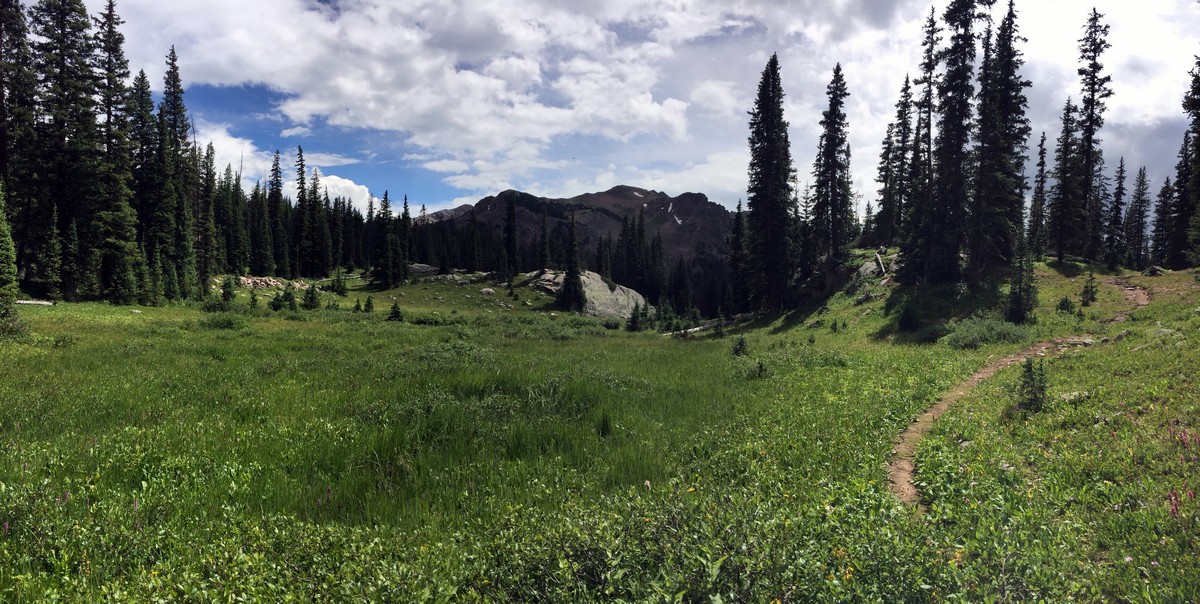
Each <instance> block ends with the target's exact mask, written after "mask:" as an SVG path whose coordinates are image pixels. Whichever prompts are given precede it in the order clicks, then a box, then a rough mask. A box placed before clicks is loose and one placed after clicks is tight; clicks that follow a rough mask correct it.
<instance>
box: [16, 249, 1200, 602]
mask: <svg viewBox="0 0 1200 604" xmlns="http://www.w3.org/2000/svg"><path fill="white" fill-rule="evenodd" d="M1038 277H1039V287H1040V290H1041V295H1040V303H1039V306H1038V308H1037V313H1036V314H1037V318H1038V321H1037V323H1036V324H1035V325H1032V326H1028V327H1022V328H1011V329H1010V328H1001V329H1000V330H999V331H997V325H998V322H997V321H995V320H991V319H990V318H989V317H992V315H993V314H994V313H993V311H992V310H989V309H992V308H994V307H995V306H996V302H997V300H999V299H1001V298H1002V296H1001V294H1000V293H998V292H993V293H991V294H968V293H965V292H955V291H952V290H951V291H943V292H933V293H930V294H927V298H923V299H919V300H915V301H914V300H910V301H907V302H906V301H904V300H903V299H901V296H900V294H897V293H896V292H895V290H892V289H889V288H888V287H886V286H884V285H881V284H880V283H879V282H878V280H877V279H872V280H868V281H867V282H863V283H860V284H857V287H856V288H855V291H854V293H850V292H843V293H839V294H837V295H835V296H834V297H833V298H831V299H830V300H829V301H828V303H827V304H826V305H825V306H824V307H823V308H820V309H805V310H801V311H796V312H794V313H791V314H789V315H784V316H782V317H778V318H775V319H770V320H766V319H764V320H759V321H757V322H753V323H749V324H743V325H738V326H734V327H730V328H728V329H726V330H725V333H724V334H719V335H718V334H713V333H711V332H709V333H703V334H697V335H696V336H694V337H688V338H681V337H670V336H663V335H660V334H655V333H650V332H642V333H629V332H626V331H624V330H622V329H610V328H612V327H614V325H612V324H609V325H607V326H606V325H604V323H603V322H602V321H600V320H597V319H590V318H584V317H577V316H573V315H569V314H562V313H554V314H553V315H552V314H551V310H550V308H549V306H548V305H549V298H546V297H543V296H541V295H540V294H535V293H532V292H529V291H522V290H518V299H515V300H514V299H512V298H509V297H507V296H505V295H503V293H501V294H500V295H497V296H483V295H481V294H480V292H479V286H471V287H458V286H455V285H451V284H446V283H418V284H414V285H407V286H404V287H402V288H399V289H396V290H390V291H386V292H370V295H371V296H372V297H373V301H374V305H375V312H373V313H355V312H352V311H350V310H349V309H350V308H351V307H353V305H354V301H355V299H359V300H360V301H365V299H366V296H367V294H368V292H365V291H359V290H354V289H352V291H351V292H350V294H349V296H348V297H346V298H339V297H336V296H332V295H328V294H326V295H325V298H324V302H335V303H337V304H339V305H340V308H337V309H333V308H323V309H320V310H315V311H297V312H288V311H283V312H279V313H274V312H270V311H267V310H265V309H263V308H260V309H258V310H255V311H251V310H249V309H248V308H247V303H248V298H247V293H246V292H244V291H242V292H239V295H238V297H237V299H236V301H235V303H234V304H235V311H234V312H226V313H205V312H203V311H202V310H201V309H200V308H199V307H198V306H167V307H159V308H153V307H114V306H108V305H104V304H59V305H58V306H54V307H44V308H43V307H30V308H24V307H23V308H21V313H22V316H23V317H24V318H25V320H26V321H27V322H28V323H29V324H30V326H31V328H32V329H31V331H32V335H31V336H29V337H26V338H24V339H21V340H16V341H4V342H0V367H2V371H0V523H2V527H0V528H2V532H0V600H5V601H17V602H32V601H51V600H66V601H169V602H189V601H194V602H201V601H204V602H207V601H218V600H219V601H242V600H259V601H298V602H306V601H329V600H370V601H395V602H411V601H580V600H583V601H587V600H617V601H621V600H624V601H663V602H670V601H713V602H717V601H724V602H733V601H751V602H758V601H762V602H770V601H783V602H787V601H795V602H807V601H820V602H840V601H880V602H896V601H910V602H917V601H919V602H929V601H933V602H942V601H971V602H984V601H1028V600H1042V601H1056V602H1063V601H1085V602H1086V601H1131V602H1187V601H1196V600H1197V598H1198V597H1200V557H1198V556H1197V554H1198V553H1200V541H1198V537H1197V535H1198V534H1200V531H1198V530H1197V529H1198V527H1200V524H1198V522H1200V503H1197V501H1196V500H1195V498H1194V490H1196V489H1197V487H1200V481H1198V480H1197V478H1196V477H1197V476H1200V472H1198V471H1197V470H1198V468H1200V466H1198V465H1197V464H1198V461H1197V459H1198V457H1197V456H1198V455H1200V451H1198V449H1200V435H1198V433H1200V396H1197V391H1198V388H1200V385H1198V384H1197V383H1196V375H1197V372H1196V367H1197V366H1198V365H1200V346H1198V344H1200V308H1197V306H1200V284H1197V282H1196V280H1195V279H1194V278H1193V276H1192V275H1191V274H1189V273H1186V272H1178V273H1169V274H1167V275H1164V276H1161V277H1143V276H1140V275H1136V274H1135V275H1132V276H1130V277H1129V278H1128V279H1127V280H1126V281H1125V283H1128V284H1130V285H1131V286H1132V285H1136V286H1140V287H1143V288H1145V289H1146V290H1147V291H1148V292H1149V293H1150V296H1151V298H1152V301H1151V302H1150V304H1149V305H1148V306H1146V307H1145V308H1140V309H1135V308H1136V307H1135V306H1134V305H1131V303H1130V301H1129V300H1128V299H1127V297H1126V294H1125V291H1124V290H1123V289H1122V287H1120V286H1119V284H1118V283H1116V282H1114V281H1113V276H1112V275H1103V274H1098V275H1097V278H1098V282H1099V295H1098V300H1097V301H1096V303H1094V304H1092V305H1091V306H1089V307H1087V308H1082V309H1080V310H1079V312H1076V313H1068V312H1058V311H1056V305H1057V303H1058V302H1059V300H1060V299H1061V298H1063V297H1070V298H1073V299H1075V300H1076V301H1077V299H1078V295H1079V291H1080V288H1081V287H1082V284H1083V282H1084V279H1085V277H1086V272H1085V271H1084V270H1083V269H1082V268H1081V267H1079V266H1077V265H1055V266H1047V265H1044V264H1039V265H1038ZM872 293H877V294H880V295H879V296H869V295H867V296H865V295H864V294H872ZM393 301H394V302H396V303H397V304H398V305H399V306H400V307H401V309H402V310H403V312H404V315H405V316H404V318H405V320H404V321H402V322H395V321H387V320H385V317H386V315H387V311H388V307H389V306H390V305H391V303H392V302H393ZM262 302H263V303H265V299H264V300H263V301H262ZM264 305H265V304H264ZM902 308H912V309H913V310H910V311H908V312H910V313H916V314H917V315H918V317H917V318H918V319H922V320H923V321H922V323H923V324H924V325H925V326H924V327H923V328H921V329H918V330H915V331H901V330H898V328H897V323H898V317H899V315H901V314H902V313H903V312H904V311H902ZM1119 313H1127V314H1128V318H1127V320H1125V321H1123V322H1119V323H1113V322H1109V319H1110V318H1112V317H1115V316H1117V315H1118V314H1119ZM949 314H953V315H955V316H956V318H955V319H954V320H952V321H950V322H948V323H945V322H942V321H934V320H933V319H934V318H937V317H943V316H946V315H949ZM1084 336H1087V337H1088V338H1090V339H1092V340H1094V342H1093V344H1092V345H1088V346H1077V347H1071V348H1070V349H1068V350H1065V351H1063V352H1062V353H1061V354H1049V355H1047V356H1046V357H1045V358H1044V361H1045V368H1046V376H1047V382H1048V393H1047V394H1048V400H1049V402H1048V404H1047V405H1046V408H1045V409H1044V410H1042V411H1041V412H1039V413H1024V412H1019V411H1014V410H1013V403H1014V399H1015V396H1016V385H1017V382H1018V377H1019V375H1020V367H1019V366H1012V367H1007V368H1004V369H1001V370H1000V371H999V372H998V373H996V375H995V376H993V377H991V378H990V379H987V380H985V381H983V382H981V383H980V384H979V385H978V386H977V387H975V388H974V389H972V390H970V391H969V392H967V393H966V394H965V395H964V396H963V397H962V399H961V400H959V401H958V402H957V403H956V404H955V405H954V406H953V407H951V408H950V409H949V410H948V412H947V413H946V414H945V415H944V416H942V417H941V418H939V419H938V421H937V422H936V423H934V424H933V426H932V428H931V430H930V432H929V434H928V435H927V436H926V437H925V438H924V439H922V440H921V441H920V444H919V445H918V446H917V448H916V455H915V473H914V480H913V482H914V485H915V486H916V487H917V488H918V489H919V492H920V502H921V507H923V508H924V510H923V511H922V509H921V508H919V507H917V506H910V505H905V504H903V503H901V502H900V501H899V500H898V499H897V498H896V497H895V496H894V495H893V494H892V493H891V492H889V489H888V477H887V469H888V464H889V461H890V460H891V458H892V450H893V446H894V444H895V441H896V439H897V437H898V436H899V434H900V433H901V432H903V431H904V429H905V428H906V427H907V426H908V425H909V424H910V423H911V422H912V421H913V419H914V418H916V417H917V416H918V415H920V414H921V412H922V411H923V410H925V409H926V408H928V407H929V406H930V405H932V404H933V403H934V402H935V401H936V400H937V399H938V398H939V396H940V395H941V394H942V393H943V392H946V391H948V390H950V389H951V388H953V387H954V386H955V384H957V383H959V382H960V381H962V380H964V379H965V378H967V377H968V376H970V375H971V374H972V373H973V372H974V371H975V370H977V369H978V368H980V367H982V366H984V365H985V364H987V363H988V362H989V361H990V360H994V359H997V358H999V357H1003V356H1005V355H1008V354H1010V353H1013V352H1015V351H1018V350H1021V349H1024V348H1025V347H1027V346H1029V345H1030V344H1032V343H1034V342H1038V341H1042V340H1048V339H1052V338H1083V337H1084ZM1118 336H1119V337H1118Z"/></svg>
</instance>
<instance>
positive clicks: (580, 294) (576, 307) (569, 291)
mask: <svg viewBox="0 0 1200 604" xmlns="http://www.w3.org/2000/svg"><path fill="white" fill-rule="evenodd" d="M557 302H558V306H559V308H562V309H564V310H570V311H575V312H580V311H582V310H583V307H584V306H585V305H586V304H587V296H586V295H585V294H584V291H583V277H582V275H581V274H580V270H579V240H578V238H577V237H576V233H575V213H574V212H572V213H571V221H570V223H569V227H568V231H567V272H566V275H564V276H563V284H562V289H560V290H559V291H558V299H557Z"/></svg>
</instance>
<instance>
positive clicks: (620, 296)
mask: <svg viewBox="0 0 1200 604" xmlns="http://www.w3.org/2000/svg"><path fill="white" fill-rule="evenodd" d="M565 276H566V272H565V271H554V270H542V271H536V272H532V273H528V274H526V275H525V280H526V281H527V284H528V286H529V287H531V288H533V289H536V290H539V291H543V292H545V293H547V294H550V295H552V296H557V295H558V291H559V290H560V289H562V284H563V278H564V277H565ZM580 280H581V281H582V282H583V294H584V296H586V297H587V303H586V304H585V305H584V307H583V312H584V314H586V315H589V316H593V317H619V318H622V319H627V318H629V315H631V314H633V308H634V306H639V307H644V306H646V299H645V298H644V297H642V295H641V294H639V293H637V292H636V291H634V290H632V289H629V288H628V287H625V286H624V285H617V284H615V283H611V284H610V282H607V281H605V280H604V277H601V276H600V275H598V274H596V273H593V272H591V271H585V272H584V273H583V274H582V275H580Z"/></svg>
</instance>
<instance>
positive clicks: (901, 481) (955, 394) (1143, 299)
mask: <svg viewBox="0 0 1200 604" xmlns="http://www.w3.org/2000/svg"><path fill="white" fill-rule="evenodd" d="M1106 282H1107V283H1108V284H1109V285H1111V286H1113V287H1116V288H1118V289H1120V290H1121V291H1122V293H1123V294H1124V296H1125V300H1126V301H1127V302H1130V303H1132V304H1134V308H1131V309H1129V310H1126V311H1122V312H1120V313H1118V314H1117V315H1116V316H1115V317H1114V318H1113V319H1112V322H1113V323H1123V322H1125V321H1126V320H1128V319H1129V313H1131V312H1133V311H1135V310H1137V309H1139V308H1142V307H1143V306H1146V305H1147V304H1149V303H1150V293H1149V292H1147V291H1146V289H1145V288H1143V287H1141V286H1139V285H1134V284H1133V283H1132V282H1130V280H1129V277H1111V278H1109V279H1107V280H1106ZM1091 343H1094V340H1092V339H1091V338H1088V337H1086V336H1081V337H1073V338H1057V339H1054V340H1047V341H1045V342H1038V343H1037V344H1034V345H1032V346H1030V347H1028V348H1026V349H1024V350H1022V351H1020V352H1018V353H1015V354H1011V355H1008V356H1006V357H1004V358H1001V359H997V360H995V361H992V362H990V363H988V364H987V365H984V366H983V367H982V368H981V369H979V370H978V371H976V372H975V373H973V374H971V376H970V377H968V378H967V379H965V380H963V381H962V382H959V383H958V384H957V385H955V386H954V387H953V388H951V389H950V391H949V392H947V393H945V394H943V395H942V397H941V398H940V399H939V400H938V401H937V402H936V403H934V404H933V406H931V407H929V408H928V409H926V410H925V412H924V413H922V414H921V415H920V416H919V417H917V419H916V420H914V421H913V423H912V424H910V425H909V426H908V428H907V429H905V430H904V432H903V433H902V434H901V435H900V438H899V439H898V440H897V441H896V446H895V448H894V449H892V460H891V463H889V464H888V490H890V491H891V492H892V494H893V495H895V496H896V498H898V499H899V500H900V501H901V502H903V503H904V504H905V505H917V506H918V509H920V511H922V512H924V511H925V507H924V506H923V505H921V503H920V493H919V492H918V491H917V487H916V485H915V484H913V470H914V467H915V466H914V463H915V461H916V453H917V445H918V444H919V443H920V442H921V439H922V438H924V437H925V435H926V434H927V433H928V432H929V430H930V429H931V428H932V427H933V422H935V421H937V419H938V418H939V417H941V416H942V414H944V413H945V412H946V411H948V410H949V409H950V406H951V405H953V404H954V403H956V402H958V401H959V400H960V399H962V398H963V397H964V396H966V394H967V393H968V392H970V391H971V389H973V388H974V387H975V386H977V385H978V384H979V383H980V382H982V381H984V380H986V379H988V378H990V377H992V376H993V375H996V372H997V371H1000V370H1001V369H1003V368H1005V367H1008V366H1009V365H1013V364H1015V363H1020V362H1022V361H1024V360H1025V359H1026V358H1027V357H1031V356H1041V357H1044V356H1048V355H1051V354H1058V353H1060V352H1062V351H1064V350H1066V349H1068V348H1071V347H1075V346H1087V345H1090V344H1091Z"/></svg>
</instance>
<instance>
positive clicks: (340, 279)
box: [321, 269, 350, 296]
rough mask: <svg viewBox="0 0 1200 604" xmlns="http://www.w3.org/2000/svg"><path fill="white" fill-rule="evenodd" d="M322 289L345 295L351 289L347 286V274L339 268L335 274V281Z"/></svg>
mask: <svg viewBox="0 0 1200 604" xmlns="http://www.w3.org/2000/svg"><path fill="white" fill-rule="evenodd" d="M321 289H323V290H325V291H327V292H332V293H334V294H337V295H339V296H345V295H346V294H347V293H348V292H349V291H350V290H349V288H348V287H346V275H345V274H344V273H342V269H338V270H337V272H336V273H334V274H333V281H331V282H330V283H329V285H327V286H325V287H322V288H321Z"/></svg>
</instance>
